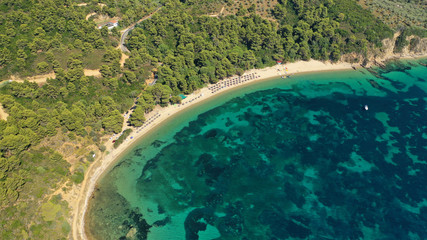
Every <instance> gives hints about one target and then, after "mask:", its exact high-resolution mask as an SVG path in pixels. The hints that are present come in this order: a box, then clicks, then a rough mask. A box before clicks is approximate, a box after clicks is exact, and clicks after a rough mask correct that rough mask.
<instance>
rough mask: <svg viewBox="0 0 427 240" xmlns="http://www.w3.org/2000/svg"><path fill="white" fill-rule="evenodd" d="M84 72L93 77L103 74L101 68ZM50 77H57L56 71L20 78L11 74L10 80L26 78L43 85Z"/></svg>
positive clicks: (18, 80)
mask: <svg viewBox="0 0 427 240" xmlns="http://www.w3.org/2000/svg"><path fill="white" fill-rule="evenodd" d="M83 72H84V75H85V76H93V77H100V76H101V73H100V72H99V69H84V70H83ZM48 78H55V73H54V72H50V73H47V74H42V75H36V76H32V77H27V78H20V77H18V76H15V75H12V76H10V80H12V81H16V82H24V80H28V81H29V82H35V83H37V84H39V85H43V84H44V83H46V81H47V79H48Z"/></svg>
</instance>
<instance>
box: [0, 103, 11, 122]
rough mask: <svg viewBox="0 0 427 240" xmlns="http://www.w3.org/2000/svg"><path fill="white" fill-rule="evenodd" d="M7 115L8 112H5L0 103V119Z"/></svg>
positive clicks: (5, 117) (4, 118)
mask: <svg viewBox="0 0 427 240" xmlns="http://www.w3.org/2000/svg"><path fill="white" fill-rule="evenodd" d="M7 116H9V114H7V113H6V112H5V111H4V109H3V106H2V105H1V103H0V119H3V120H6V119H7Z"/></svg>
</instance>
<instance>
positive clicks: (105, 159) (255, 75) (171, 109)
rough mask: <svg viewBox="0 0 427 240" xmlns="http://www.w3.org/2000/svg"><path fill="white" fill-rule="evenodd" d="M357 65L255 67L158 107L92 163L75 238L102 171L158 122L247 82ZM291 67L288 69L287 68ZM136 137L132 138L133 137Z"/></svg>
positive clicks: (79, 204)
mask: <svg viewBox="0 0 427 240" xmlns="http://www.w3.org/2000/svg"><path fill="white" fill-rule="evenodd" d="M352 67H353V66H352V64H350V63H344V62H343V63H334V64H332V63H323V62H320V61H316V60H310V61H308V62H306V61H299V62H295V63H289V64H283V65H276V66H273V67H268V68H264V69H254V70H250V71H247V72H245V74H244V75H243V76H242V77H241V78H240V79H239V77H231V78H228V79H225V80H223V81H220V82H219V83H217V84H211V85H209V86H208V87H205V88H202V89H201V90H198V91H196V92H195V93H192V94H190V95H189V96H187V98H186V99H184V100H183V101H182V104H179V105H170V106H168V107H165V108H160V109H158V111H154V112H153V113H152V114H151V116H150V117H149V118H148V119H147V121H146V124H144V125H143V126H142V127H140V128H135V129H134V131H133V132H132V133H131V135H130V136H129V137H128V138H127V140H126V141H124V142H123V143H122V144H121V145H120V146H119V147H118V148H117V149H114V148H113V144H111V141H109V142H108V143H107V144H106V146H107V150H106V151H105V152H109V154H104V155H102V156H99V157H98V158H97V159H96V160H95V162H94V163H93V164H92V165H91V166H90V167H89V169H88V171H87V173H86V177H85V180H84V181H83V183H82V186H81V189H80V193H79V196H78V198H77V199H76V202H75V203H74V204H72V203H71V204H70V205H73V206H75V207H74V209H73V211H74V213H73V216H74V217H73V226H72V228H73V239H87V237H86V234H85V221H84V217H85V214H86V210H87V207H88V203H89V199H90V197H91V195H92V193H93V191H94V189H95V186H96V183H97V181H98V179H99V178H100V177H101V175H102V174H103V173H104V172H105V171H106V170H107V169H108V168H109V166H110V165H111V164H113V163H114V162H115V161H116V159H119V157H120V155H121V154H122V153H123V152H125V151H126V150H127V149H129V148H130V147H131V145H132V144H133V143H135V142H136V140H137V139H138V138H141V137H142V136H143V135H145V134H146V133H147V132H149V131H150V130H151V129H153V128H154V127H155V126H157V125H159V124H160V123H161V122H163V121H165V120H166V119H168V118H169V117H172V116H173V115H174V114H176V113H177V112H179V111H181V110H183V109H187V108H189V107H190V106H193V105H195V104H196V103H199V102H201V101H203V100H206V99H208V98H210V97H212V96H214V95H217V94H219V93H221V92H224V91H226V90H228V89H232V88H236V87H239V86H244V85H246V84H247V83H250V82H256V81H261V80H266V79H271V78H277V77H280V76H283V75H292V74H296V73H305V72H316V71H332V70H348V69H351V68H352ZM286 69H287V70H286ZM131 137H132V139H131Z"/></svg>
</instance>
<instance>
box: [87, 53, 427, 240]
mask: <svg viewBox="0 0 427 240" xmlns="http://www.w3.org/2000/svg"><path fill="white" fill-rule="evenodd" d="M425 63H427V61H426V60H419V61H406V62H394V63H390V64H389V65H387V68H386V69H375V70H373V71H371V72H368V71H366V70H357V71H347V72H334V73H322V74H308V75H301V76H296V77H295V79H293V80H292V82H286V80H283V79H278V80H273V81H270V82H268V83H265V84H264V85H258V86H256V87H252V88H251V90H248V91H242V92H236V93H234V95H233V97H232V98H231V100H228V101H226V102H225V103H222V104H220V105H219V106H217V105H215V106H214V107H206V108H207V109H203V110H199V111H193V112H191V113H187V116H183V117H181V118H176V119H174V120H172V121H175V124H172V123H171V124H169V126H165V127H164V128H163V130H158V132H159V133H158V134H157V135H156V134H154V135H152V136H151V137H147V138H146V139H145V140H143V141H141V144H140V145H138V146H137V147H136V148H135V149H133V150H132V151H131V152H130V153H129V154H128V155H126V156H125V157H123V159H122V160H120V161H119V162H118V163H117V165H116V166H115V167H114V168H112V169H111V171H110V172H109V173H108V174H107V175H106V176H105V177H104V178H103V179H102V181H101V182H100V183H99V188H98V189H97V191H96V192H95V195H94V199H93V200H92V201H91V208H90V211H89V213H88V216H87V219H88V220H87V231H88V233H89V234H90V235H91V236H92V237H94V238H97V239H119V238H122V239H126V237H127V238H128V239H132V238H133V239H146V238H147V237H148V239H156V240H157V239H248V240H253V239H271V240H273V239H402V240H403V239H427V104H426V101H427V68H426V67H425ZM423 64H424V65H423ZM365 105H368V106H369V110H368V111H366V110H365V109H364V106H365ZM200 111H201V113H200ZM191 114H193V115H192V116H189V115H191ZM177 122H178V123H177Z"/></svg>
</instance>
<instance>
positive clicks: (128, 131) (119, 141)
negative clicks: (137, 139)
mask: <svg viewBox="0 0 427 240" xmlns="http://www.w3.org/2000/svg"><path fill="white" fill-rule="evenodd" d="M131 133H132V129H130V128H128V129H126V130H124V131H123V133H122V134H121V135H120V137H119V138H118V139H117V140H116V141H115V142H114V148H117V147H119V146H120V144H122V143H123V142H124V141H125V140H126V138H127V137H129V135H130V134H131Z"/></svg>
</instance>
